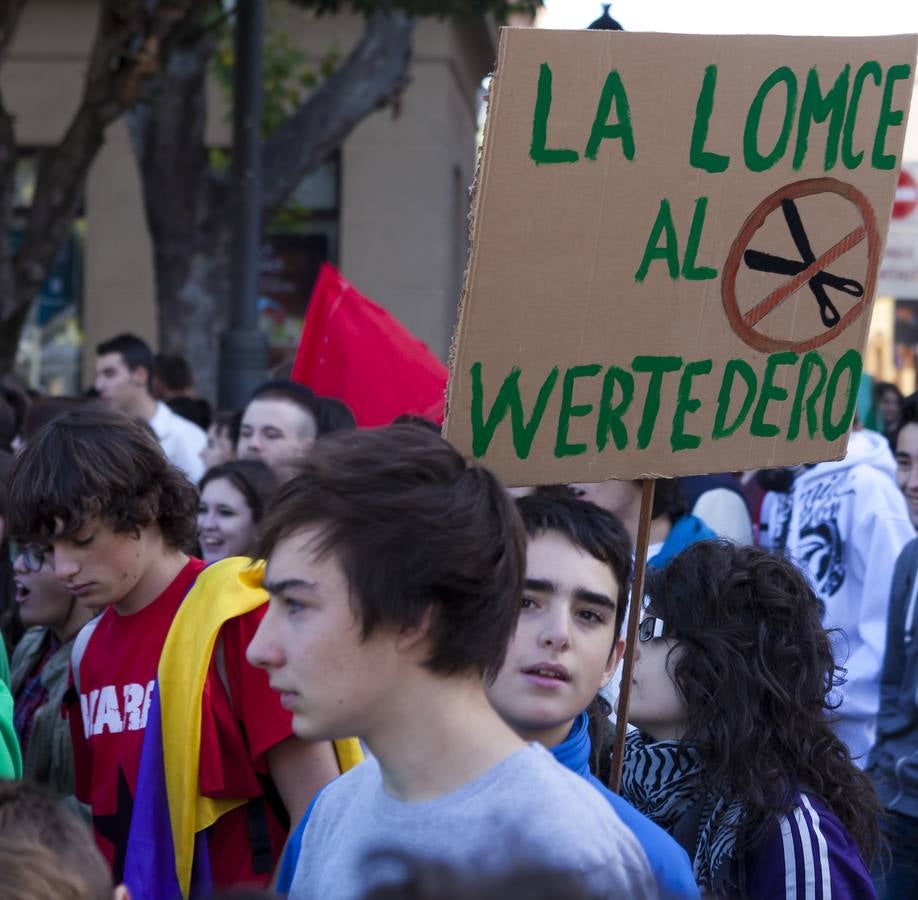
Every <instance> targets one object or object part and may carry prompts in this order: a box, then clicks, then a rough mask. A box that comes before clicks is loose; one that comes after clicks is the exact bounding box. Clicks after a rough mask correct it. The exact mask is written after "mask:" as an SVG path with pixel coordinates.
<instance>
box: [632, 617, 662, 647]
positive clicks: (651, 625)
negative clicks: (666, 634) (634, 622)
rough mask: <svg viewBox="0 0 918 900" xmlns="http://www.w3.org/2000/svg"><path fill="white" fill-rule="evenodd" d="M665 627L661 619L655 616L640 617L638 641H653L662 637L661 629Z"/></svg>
mask: <svg viewBox="0 0 918 900" xmlns="http://www.w3.org/2000/svg"><path fill="white" fill-rule="evenodd" d="M665 627H666V625H665V623H664V622H663V620H662V619H660V618H658V617H657V616H645V617H644V618H643V619H641V624H640V625H639V626H638V640H639V641H653V640H656V639H657V638H661V637H663V629H664V628H665Z"/></svg>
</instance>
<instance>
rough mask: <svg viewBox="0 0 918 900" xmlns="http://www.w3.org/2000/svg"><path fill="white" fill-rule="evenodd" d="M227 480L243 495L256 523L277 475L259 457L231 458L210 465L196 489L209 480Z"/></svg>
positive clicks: (202, 489) (202, 490)
mask: <svg viewBox="0 0 918 900" xmlns="http://www.w3.org/2000/svg"><path fill="white" fill-rule="evenodd" d="M221 478H223V479H225V480H226V481H228V482H229V483H230V484H231V485H232V486H233V487H234V488H236V490H237V491H239V493H240V494H242V496H243V497H245V502H246V504H247V505H248V507H249V509H250V510H251V511H252V521H253V522H254V523H258V522H260V521H261V520H262V518H263V517H264V514H265V509H266V508H267V506H268V501H269V500H270V499H271V494H273V493H274V490H275V489H276V488H277V476H275V474H274V472H273V471H272V470H271V469H270V468H269V467H268V466H267V465H266V464H265V463H263V462H262V461H261V460H260V459H231V460H229V462H225V463H220V465H218V466H211V467H210V468H209V469H208V470H207V471H206V472H205V473H204V474H203V475H202V476H201V480H200V482H198V490H199V491H200V492H201V493H202V494H203V493H204V488H205V487H207V484H208V483H209V482H211V481H218V480H219V479H221Z"/></svg>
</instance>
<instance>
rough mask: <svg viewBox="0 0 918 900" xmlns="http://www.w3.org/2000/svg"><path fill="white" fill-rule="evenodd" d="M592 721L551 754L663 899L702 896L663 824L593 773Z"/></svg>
mask: <svg viewBox="0 0 918 900" xmlns="http://www.w3.org/2000/svg"><path fill="white" fill-rule="evenodd" d="M588 726H589V719H588V717H587V714H586V713H585V712H584V713H581V714H580V715H579V716H578V717H577V719H576V720H575V721H574V725H573V727H572V728H571V731H570V734H569V735H568V736H567V738H566V740H564V741H563V742H562V743H560V744H558V746H557V747H552V748H550V749H551V753H552V755H553V756H554V757H555V759H556V760H557V761H558V762H559V763H561V765H563V766H566V767H567V768H568V769H570V770H571V771H572V772H576V773H577V774H578V775H582V776H583V777H584V778H586V780H587V781H589V782H590V784H592V785H593V786H594V787H595V788H596V790H598V791H599V792H600V793H602V794H603V795H604V796H605V797H606V799H607V800H608V801H609V803H611V804H612V808H613V809H614V810H615V812H616V813H617V814H618V817H619V818H620V819H621V820H622V822H623V823H624V824H625V826H626V827H627V828H628V829H629V830H630V831H631V832H632V834H634V836H635V837H636V838H637V840H638V843H639V844H640V845H641V849H642V850H643V851H644V855H645V856H646V857H647V861H648V862H649V863H650V868H651V870H652V872H653V874H654V877H655V878H656V881H657V886H658V887H659V890H660V900H677V898H678V900H684V898H693V900H697V898H698V897H699V894H698V888H697V886H696V885H695V880H694V878H693V877H692V865H691V863H690V862H689V858H688V854H687V853H686V852H685V850H683V849H682V847H680V846H679V844H677V843H676V841H675V840H673V838H671V837H670V836H669V835H668V834H667V833H666V832H665V831H664V830H663V829H662V828H660V826H659V825H655V824H654V823H653V822H651V821H650V819H648V818H647V817H646V816H644V815H642V814H641V813H639V812H638V811H637V810H636V809H635V808H634V807H633V806H631V805H630V804H629V803H628V802H627V801H625V800H623V799H622V798H621V797H619V796H618V795H617V794H613V793H612V791H610V790H609V789H608V788H607V787H606V786H605V785H604V784H603V783H602V782H601V781H599V779H597V778H594V777H593V775H592V774H591V773H590V751H591V750H592V745H591V744H590V734H589V728H588ZM318 796H319V795H318V794H316V796H315V797H314V798H313V801H312V803H310V805H309V809H307V810H306V814H305V815H304V816H303V818H302V819H301V820H300V824H299V825H297V827H296V830H295V831H294V832H293V834H292V835H290V840H289V841H288V842H287V849H286V850H285V851H284V856H283V858H282V859H281V864H280V869H279V870H278V876H277V891H278V893H280V894H286V893H288V892H289V890H290V885H291V883H292V882H293V875H294V873H295V872H296V866H297V862H298V861H299V857H300V848H301V847H302V845H303V832H304V831H305V830H306V823H307V822H308V821H309V816H310V813H312V809H313V807H314V806H315V803H316V800H317V799H318Z"/></svg>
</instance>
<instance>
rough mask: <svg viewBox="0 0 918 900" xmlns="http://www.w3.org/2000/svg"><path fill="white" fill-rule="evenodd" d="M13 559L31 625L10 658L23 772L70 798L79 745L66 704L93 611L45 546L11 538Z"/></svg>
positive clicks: (23, 615)
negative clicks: (62, 577) (79, 643)
mask: <svg viewBox="0 0 918 900" xmlns="http://www.w3.org/2000/svg"><path fill="white" fill-rule="evenodd" d="M9 558H10V562H11V563H12V566H13V576H14V579H15V581H14V583H15V595H14V596H15V600H16V605H17V607H18V609H19V617H20V619H21V620H22V624H23V625H24V626H25V627H26V629H27V630H26V632H25V634H24V635H23V637H22V639H21V640H20V641H19V643H18V644H17V645H16V650H15V651H14V653H13V658H12V660H11V662H10V687H11V689H12V692H13V698H14V703H15V712H14V717H13V722H14V725H15V728H16V735H17V736H18V738H19V744H20V746H21V747H22V757H23V775H24V777H25V778H27V779H29V780H30V781H35V782H38V783H40V784H43V785H45V786H46V787H47V788H48V789H49V790H50V791H51V792H52V793H53V794H55V795H57V796H62V797H68V796H71V795H72V794H73V792H74V768H73V749H72V747H71V744H70V730H69V726H68V724H67V720H66V719H65V718H64V717H63V716H62V715H61V703H62V702H63V698H64V694H65V692H66V690H67V683H68V681H67V673H68V668H69V665H70V652H71V650H72V649H73V640H74V638H75V637H76V635H77V632H78V631H79V630H80V629H81V628H82V627H83V626H84V625H85V624H86V623H87V622H88V621H89V620H90V619H91V618H92V616H93V613H92V610H90V609H87V608H86V607H84V606H82V605H81V604H79V603H77V602H76V598H75V597H73V595H72V594H70V593H69V592H68V591H67V589H66V588H65V587H64V585H63V584H62V583H61V582H60V581H59V580H58V579H57V577H56V576H55V574H54V571H53V564H52V561H51V559H50V558H49V557H46V555H45V553H44V552H43V551H42V549H41V548H40V547H38V546H35V545H29V544H19V543H17V542H16V541H12V540H11V541H10V542H9Z"/></svg>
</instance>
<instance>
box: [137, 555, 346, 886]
mask: <svg viewBox="0 0 918 900" xmlns="http://www.w3.org/2000/svg"><path fill="white" fill-rule="evenodd" d="M262 570H263V564H259V565H256V566H253V565H252V561H251V560H250V559H248V558H246V557H232V558H230V559H225V560H221V561H220V562H217V563H214V564H212V565H210V566H208V567H207V568H206V569H204V570H203V571H202V572H201V574H200V575H198V577H197V579H196V581H195V583H194V585H193V586H192V587H191V589H190V590H189V591H188V594H187V596H186V597H185V600H184V601H183V602H182V605H181V606H180V607H179V610H178V612H177V613H176V616H175V619H174V620H173V623H172V626H171V628H170V629H169V634H168V636H167V637H166V642H165V644H164V645H163V652H162V655H161V656H160V660H159V667H158V671H157V681H156V689H155V691H154V694H153V702H152V704H151V707H150V714H149V718H148V720H147V728H146V733H145V735H144V743H143V751H142V753H141V758H140V770H139V773H138V776H137V787H136V790H135V799H134V811H133V814H132V817H131V828H130V834H129V837H128V848H127V856H126V859H125V866H124V880H125V883H126V884H127V886H128V888H129V889H130V891H131V893H132V895H133V896H135V897H144V898H148V900H176V898H180V897H181V898H189V897H196V896H207V895H208V894H209V893H210V892H211V888H212V884H211V877H210V862H209V857H208V854H207V839H206V835H205V831H206V829H207V828H209V827H210V826H211V825H212V824H213V823H214V822H216V821H217V819H219V818H220V817H221V816H223V815H225V814H226V813H228V812H229V811H230V810H232V809H235V808H236V807H238V806H241V805H242V804H244V803H247V802H248V800H249V798H248V797H240V798H223V797H221V798H213V797H204V796H202V795H201V793H200V775H199V763H200V755H201V703H202V698H203V695H204V683H205V681H206V679H207V672H208V670H209V668H210V661H211V658H212V657H213V653H214V648H215V646H216V641H217V636H218V635H219V633H220V629H221V628H222V627H223V625H224V623H225V622H227V621H228V620H229V619H233V618H235V617H237V616H241V615H244V614H245V613H247V612H251V611H252V610H253V609H257V608H258V607H259V606H261V605H262V604H263V603H265V602H266V601H267V599H268V595H267V593H266V592H265V591H264V589H263V588H262V587H261V573H262ZM243 572H244V573H245V574H244V576H243ZM240 576H242V577H240ZM199 598H200V600H201V602H197V601H198V599H199ZM335 749H336V752H337V755H338V762H339V765H340V767H341V770H342V771H346V770H347V769H349V768H351V767H352V766H353V765H356V764H357V762H359V761H360V760H361V759H362V754H361V753H360V747H359V743H358V742H357V741H356V740H353V739H349V740H345V741H336V742H335Z"/></svg>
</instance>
